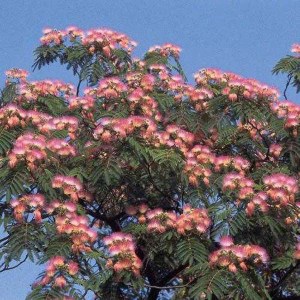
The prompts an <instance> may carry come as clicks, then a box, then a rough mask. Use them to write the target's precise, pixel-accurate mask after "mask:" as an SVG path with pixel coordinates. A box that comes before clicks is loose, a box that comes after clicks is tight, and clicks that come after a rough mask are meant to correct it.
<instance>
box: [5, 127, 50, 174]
mask: <svg viewBox="0 0 300 300" xmlns="http://www.w3.org/2000/svg"><path fill="white" fill-rule="evenodd" d="M46 142H47V140H46V137H44V136H42V135H35V134H33V133H25V134H24V135H21V136H19V137H18V138H17V139H16V141H15V144H14V147H13V149H12V151H11V152H10V154H9V155H8V159H9V163H8V164H9V166H10V167H11V168H13V167H15V166H16V164H17V163H18V162H20V161H25V162H26V164H27V165H28V167H29V168H30V169H31V170H35V169H36V168H37V167H38V165H39V164H40V163H41V161H43V160H45V159H46V158H47V153H46Z"/></svg>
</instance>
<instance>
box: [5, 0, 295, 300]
mask: <svg viewBox="0 0 300 300" xmlns="http://www.w3.org/2000/svg"><path fill="white" fill-rule="evenodd" d="M299 12H300V1H298V0H289V1H287V0H274V1H267V0H255V1H254V0H239V1H238V0H235V1H233V0H210V1H205V0H111V1H104V0H50V1H46V0H6V1H2V2H1V10H0V20H1V21H0V22H1V25H0V26H1V33H0V79H1V81H3V80H4V77H3V75H2V74H3V72H4V71H5V70H6V69H9V68H12V67H19V68H25V69H28V70H29V69H30V66H31V65H32V63H33V56H32V51H33V50H34V49H35V47H36V46H37V45H38V43H39V37H40V36H41V30H42V29H43V28H44V27H47V26H50V27H55V28H57V29H63V28H65V27H67V26H69V25H76V26H78V27H81V28H83V29H89V28H96V27H110V28H113V29H115V30H118V31H121V32H124V33H126V34H128V35H129V36H131V37H132V38H133V39H134V40H136V41H137V42H139V46H138V48H137V50H136V52H135V54H136V55H140V54H142V53H144V52H145V51H146V50H147V49H148V48H149V47H150V46H152V45H155V44H160V43H165V42H171V43H174V44H178V45H180V46H181V47H182V48H183V52H182V63H183V66H184V68H185V70H186V73H187V75H188V78H189V79H190V80H191V79H192V74H193V73H194V72H196V71H197V70H198V69H200V68H203V67H217V68H220V69H224V70H227V71H234V72H236V73H239V74H241V75H243V76H245V77H253V78H257V79H258V80H261V81H263V82H266V83H268V84H270V85H275V86H277V87H279V88H280V89H281V90H282V89H283V87H284V84H285V78H283V77H278V76H272V74H271V70H272V68H273V66H274V64H275V63H276V62H277V61H278V60H279V59H280V58H281V57H283V56H285V55H286V54H289V49H290V46H291V44H292V43H294V42H300V15H299ZM68 75H69V73H67V72H65V71H62V70H61V69H57V68H53V67H51V68H46V69H44V70H42V71H38V72H35V73H34V74H33V75H32V76H31V77H30V78H31V79H43V78H60V79H63V80H65V81H71V79H70V77H69V76H68ZM289 95H291V98H293V100H294V101H297V102H298V99H299V96H296V95H295V94H294V93H290V94H289ZM38 272H39V269H38V268H37V267H34V266H32V265H30V264H27V265H24V266H23V267H22V268H20V269H17V270H14V271H10V272H7V273H0V299H1V300H22V299H25V295H26V293H27V291H28V289H29V284H30V283H32V282H33V281H34V278H35V277H36V275H37V274H38Z"/></svg>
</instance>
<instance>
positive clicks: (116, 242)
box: [103, 232, 142, 276]
mask: <svg viewBox="0 0 300 300" xmlns="http://www.w3.org/2000/svg"><path fill="white" fill-rule="evenodd" d="M103 243H104V244H105V245H106V246H108V250H109V252H110V254H111V255H112V256H113V259H112V260H108V262H107V267H108V268H113V269H114V271H116V272H121V271H130V272H133V274H135V275H136V276H139V275H140V269H141V268H142V261H141V260H140V259H139V257H138V256H137V255H136V254H135V243H134V241H133V237H132V235H131V234H128V233H122V232H115V233H113V234H111V235H109V236H106V237H105V238H104V239H103Z"/></svg>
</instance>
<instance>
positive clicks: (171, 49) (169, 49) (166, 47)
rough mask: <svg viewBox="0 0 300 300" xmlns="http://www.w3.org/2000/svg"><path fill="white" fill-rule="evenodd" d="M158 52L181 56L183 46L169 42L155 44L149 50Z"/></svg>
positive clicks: (164, 54)
mask: <svg viewBox="0 0 300 300" xmlns="http://www.w3.org/2000/svg"><path fill="white" fill-rule="evenodd" d="M151 52H157V53H159V54H160V55H162V56H174V57H176V58H178V57H179V55H180V52H181V48H180V47H179V46H176V45H173V44H170V43H167V44H163V45H161V46H153V47H151V48H150V49H149V50H148V53H151Z"/></svg>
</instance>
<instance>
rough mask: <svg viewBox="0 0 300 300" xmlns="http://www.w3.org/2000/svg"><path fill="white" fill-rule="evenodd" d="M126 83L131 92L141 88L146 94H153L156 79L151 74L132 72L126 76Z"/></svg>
mask: <svg viewBox="0 0 300 300" xmlns="http://www.w3.org/2000/svg"><path fill="white" fill-rule="evenodd" d="M126 82H127V85H128V87H129V89H131V90H134V89H136V88H139V87H140V88H142V90H143V91H145V92H151V91H152V90H153V88H154V85H155V77H154V76H153V75H151V74H143V73H141V72H130V73H127V74H126Z"/></svg>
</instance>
